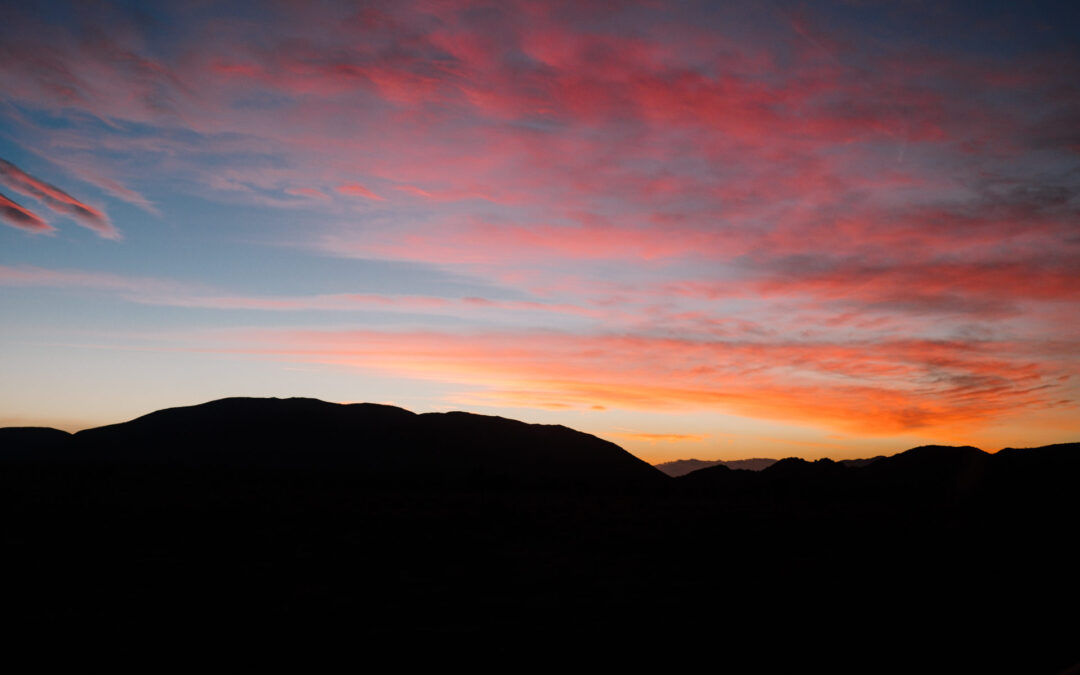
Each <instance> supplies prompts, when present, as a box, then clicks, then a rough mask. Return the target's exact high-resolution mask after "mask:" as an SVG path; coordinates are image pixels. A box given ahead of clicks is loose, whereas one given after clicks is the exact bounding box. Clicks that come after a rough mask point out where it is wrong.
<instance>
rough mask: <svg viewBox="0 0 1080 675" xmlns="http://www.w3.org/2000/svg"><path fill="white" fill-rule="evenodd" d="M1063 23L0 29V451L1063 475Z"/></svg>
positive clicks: (1067, 42)
mask: <svg viewBox="0 0 1080 675" xmlns="http://www.w3.org/2000/svg"><path fill="white" fill-rule="evenodd" d="M1070 5H1072V7H1073V8H1072V9H1070ZM1076 7H1078V6H1077V5H1074V4H1073V3H1063V2H1053V3H1034V2H1033V3H1027V2H1005V3H993V2H964V3H959V2H958V3H940V2H916V1H913V2H881V3H879V2H873V1H852V2H837V3H825V2H784V1H782V0H775V1H771V2H769V1H764V0H763V1H761V2H756V1H750V0H746V1H743V2H697V3H695V2H658V1H644V0H643V1H642V2H625V3H622V2H602V3H590V2H565V3H562V2H513V1H498V2H472V1H468V0H462V1H447V2H441V1H438V0H431V1H427V2H385V3H383V2H374V3H332V2H313V1H308V2H252V3H234V2H211V1H205V2H182V3H181V2H177V3H165V2H161V3H145V2H124V3H107V2H73V3H70V4H67V3H52V2H32V3H25V2H18V3H17V2H2V4H0V426H14V425H19V426H26V425H46V426H57V427H60V428H64V429H68V430H75V429H80V428H85V427H89V426H97V425H101V424H107V423H112V422H119V421H123V420H127V419H131V418H133V417H136V416H138V415H142V414H145V413H147V412H151V411H153V410H156V409H159V408H163V407H172V406H176V405H189V404H194V403H200V402H203V401H207V400H211V399H215V398H221V397H224V396H282V397H284V396H311V397H316V398H321V399H324V400H329V401H341V402H347V401H348V402H352V401H372V402H384V403H393V404H395V405H399V406H402V407H405V408H408V409H410V410H414V411H417V412H424V411H441V410H450V409H463V410H469V411H473V412H478V413H484V414H495V415H502V416H506V417H513V418H516V419H521V420H525V421H529V422H542V423H558V424H565V425H566V426H570V427H573V428H576V429H580V430H582V431H587V432H589V433H594V434H597V435H599V436H601V437H603V438H606V439H609V440H612V441H614V442H616V443H618V444H620V445H622V446H623V447H625V448H627V449H628V450H630V451H631V452H633V453H635V454H636V455H638V456H640V457H642V458H644V459H646V460H649V461H654V462H655V461H663V460H666V459H675V458H680V457H700V458H725V459H733V458H740V457H754V456H767V457H784V456H790V455H798V456H803V457H808V458H814V457H821V456H831V457H833V458H844V457H860V456H872V455H876V454H880V453H892V452H897V451H900V450H903V449H906V448H908V447H912V446H915V445H920V444H924V443H930V442H935V443H946V444H973V445H978V446H979V447H982V448H984V449H987V450H997V449H999V448H1001V447H1005V446H1009V445H1014V446H1033V445H1042V444H1047V443H1053V442H1063V441H1077V440H1080V319H1078V316H1080V37H1078V36H1080V10H1078V9H1076Z"/></svg>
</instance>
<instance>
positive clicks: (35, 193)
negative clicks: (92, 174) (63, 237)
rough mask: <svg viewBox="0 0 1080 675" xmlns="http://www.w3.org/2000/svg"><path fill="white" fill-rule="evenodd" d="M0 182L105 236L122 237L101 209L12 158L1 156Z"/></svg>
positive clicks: (106, 237)
mask: <svg viewBox="0 0 1080 675" xmlns="http://www.w3.org/2000/svg"><path fill="white" fill-rule="evenodd" d="M0 182H3V183H4V184H5V185H7V186H8V187H10V188H11V189H13V190H16V191H18V192H21V193H22V194H24V195H26V196H28V197H33V198H34V199H37V200H38V201H40V202H41V203H43V204H45V205H46V206H48V207H49V208H50V209H52V210H53V211H55V212H57V213H60V214H63V215H66V216H70V217H71V218H72V219H74V220H75V222H77V223H79V224H80V225H82V226H83V227H86V228H88V229H90V230H93V231H94V232H96V233H97V234H98V236H100V237H104V238H105V239H119V238H120V233H119V232H118V231H117V230H116V228H115V227H113V225H112V223H111V222H109V219H108V217H106V216H105V214H104V213H103V212H101V211H99V210H98V209H95V208H94V207H92V206H88V205H86V204H84V203H83V202H81V201H79V200H78V199H76V198H74V197H72V196H71V195H69V194H68V193H66V192H64V191H63V190H61V189H60V188H58V187H56V186H54V185H51V184H49V183H46V182H45V181H43V180H40V179H38V178H34V177H33V176H31V175H30V174H28V173H26V172H25V171H23V170H22V169H20V168H19V167H17V166H15V165H14V164H12V163H11V162H8V161H6V160H3V159H0Z"/></svg>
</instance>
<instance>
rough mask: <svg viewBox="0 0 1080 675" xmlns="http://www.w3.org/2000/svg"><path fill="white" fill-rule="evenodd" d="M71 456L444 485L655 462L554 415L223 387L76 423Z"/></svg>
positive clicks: (599, 479) (591, 472) (605, 476)
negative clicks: (522, 418)
mask: <svg viewBox="0 0 1080 675" xmlns="http://www.w3.org/2000/svg"><path fill="white" fill-rule="evenodd" d="M74 441H75V443H74V445H75V446H76V448H75V450H74V451H73V454H72V459H73V460H77V461H82V462H89V463H94V464H99V465H112V466H132V465H142V466H179V467H186V468H195V467H219V468H234V469H235V468H243V469H245V470H250V471H289V472H294V473H304V472H316V473H326V472H333V473H334V474H335V476H336V477H337V478H339V479H340V478H342V477H344V476H350V477H351V478H353V479H355V480H361V481H368V482H380V481H384V480H389V481H393V482H395V483H400V482H403V481H404V482H410V481H419V482H423V483H425V484H432V483H439V484H447V485H451V484H454V483H456V482H461V481H466V482H477V481H479V482H483V483H485V484H488V485H491V486H497V485H499V484H501V483H502V482H505V481H511V482H514V483H515V484H520V483H529V484H545V485H546V484H566V485H571V484H573V485H610V484H627V485H629V484H643V483H644V484H648V483H655V482H657V481H662V480H664V476H663V474H661V473H660V472H659V471H657V470H656V469H654V468H653V467H651V466H650V465H648V464H647V463H646V462H643V461H641V460H639V459H638V458H636V457H634V456H633V455H631V454H629V453H627V452H626V451H625V450H623V449H622V448H619V447H618V446H617V445H615V444H613V443H610V442H608V441H604V440H601V439H599V438H596V437H595V436H591V435H589V434H584V433H581V432H578V431H574V430H572V429H568V428H566V427H562V426H550V425H535V424H525V423H523V422H518V421H515V420H509V419H504V418H500V417H488V416H484V415H474V414H470V413H462V412H452V413H428V414H423V415H416V414H414V413H411V412H409V411H407V410H403V409H401V408H396V407H393V406H386V405H375V404H371V403H360V404H349V405H341V404H335V403H327V402H324V401H319V400H315V399H303V398H292V399H250V398H230V399H222V400H219V401H212V402H209V403H204V404H202V405H195V406H189V407H183V408H171V409H168V410H160V411H157V412H154V413H150V414H149V415H145V416H143V417H140V418H138V419H135V420H132V421H130V422H125V423H122V424H113V425H109V426H105V427H98V428H95V429H87V430H85V431H80V432H78V433H76V434H75V436H74Z"/></svg>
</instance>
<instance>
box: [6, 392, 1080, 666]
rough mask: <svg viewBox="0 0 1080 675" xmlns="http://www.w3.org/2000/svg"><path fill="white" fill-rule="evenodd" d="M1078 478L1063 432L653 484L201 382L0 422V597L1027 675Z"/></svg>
mask: <svg viewBox="0 0 1080 675" xmlns="http://www.w3.org/2000/svg"><path fill="white" fill-rule="evenodd" d="M1078 476H1080V444H1075V443H1074V444H1062V445H1055V446H1047V447H1042V448H1028V449H1015V450H1014V449H1007V450H1002V451H1000V452H998V453H995V454H989V453H985V452H983V451H981V450H979V449H977V448H971V447H947V446H926V447H920V448H913V449H910V450H907V451H905V452H901V453H898V454H895V455H891V456H888V457H878V458H871V459H866V460H858V461H841V462H834V461H831V460H827V459H823V460H817V461H806V460H803V459H799V458H786V459H782V460H780V461H777V462H775V463H772V464H771V465H770V466H768V467H767V468H764V469H763V470H760V471H750V470H745V469H734V468H730V467H728V466H725V465H723V464H719V465H716V466H712V467H708V468H704V469H700V470H698V471H694V472H691V473H689V474H686V475H684V476H681V477H679V478H671V477H668V476H666V475H665V474H664V473H663V472H661V471H660V470H658V469H656V468H654V467H652V466H649V465H648V464H646V463H645V462H642V461H641V460H639V459H637V458H635V457H633V456H632V455H630V454H629V453H626V452H625V451H624V450H622V449H621V448H619V447H618V446H616V445H614V444H612V443H608V442H606V441H603V440H601V439H598V438H596V437H593V436H590V435H588V434H584V433H581V432H577V431H574V430H571V429H568V428H565V427H561V426H548V425H532V424H525V423H522V422H518V421H514V420H509V419H504V418H499V417H488V416H483V415H474V414H469V413H460V412H455V413H430V414H414V413H412V412H409V411H407V410H403V409H401V408H396V407H393V406H384V405H374V404H349V405H342V404H333V403H327V402H323V401H318V400H314V399H302V398H299V399H248V398H231V399H222V400H219V401H211V402H209V403H205V404H201V405H195V406H188V407H180V408H171V409H167V410H161V411H158V412H154V413H151V414H149V415H145V416H143V417H140V418H137V419H134V420H131V421H129V422H124V423H121V424H114V425H109V426H104V427H99V428H96V429H87V430H85V431H80V432H78V433H75V434H67V433H65V432H62V431H57V430H50V429H40V428H10V429H0V517H2V522H3V523H4V527H3V528H2V529H0V545H2V547H3V549H2V552H3V555H2V556H0V571H2V572H3V573H4V575H5V578H6V579H9V580H12V583H10V584H9V585H8V588H7V592H6V595H5V598H4V600H5V601H4V603H3V605H2V606H0V613H2V614H3V616H4V617H5V618H8V619H17V620H20V621H49V622H53V621H57V620H61V619H64V620H68V619H75V620H76V621H79V622H82V623H84V624H86V623H89V622H95V623H98V624H101V625H119V623H120V622H123V621H125V620H130V619H131V617H138V618H139V620H145V621H148V622H152V623H154V624H155V625H158V626H163V627H165V626H171V627H172V630H180V631H183V630H186V628H185V627H187V626H192V625H204V624H206V623H207V622H214V621H219V622H221V623H222V624H223V625H224V626H225V627H226V628H229V627H231V626H235V625H243V626H248V627H258V626H260V625H269V626H278V627H282V626H289V627H293V626H298V625H300V624H303V625H304V626H305V627H312V626H314V627H318V628H319V629H320V630H328V631H345V632H348V634H350V635H356V636H364V638H365V639H367V640H373V641H382V640H393V639H401V638H402V637H403V636H408V637H409V639H410V640H413V641H414V644H426V642H424V641H425V640H427V639H428V638H432V637H439V638H450V639H453V640H468V641H472V642H475V643H477V644H480V643H481V642H482V643H483V644H501V643H502V642H503V641H505V640H507V639H512V638H513V637H518V638H520V637H521V636H531V637H534V638H535V639H537V640H544V641H545V642H544V644H561V643H562V641H566V640H569V641H571V642H573V641H575V640H576V641H578V642H585V643H588V644H594V645H598V644H611V645H624V646H626V645H636V644H645V643H646V642H647V641H652V643H653V644H663V645H669V646H670V647H669V649H678V650H679V651H680V652H682V651H685V650H688V649H693V646H694V645H701V646H707V648H708V650H710V653H712V654H713V656H714V658H721V657H720V656H717V655H716V650H715V645H716V640H717V639H718V636H722V638H723V641H724V642H725V643H726V644H727V646H728V648H727V649H724V650H720V651H721V652H723V654H722V657H723V663H724V664H727V665H732V663H733V661H732V659H737V658H739V657H742V658H744V659H750V660H752V667H748V668H745V670H747V671H752V672H787V671H789V670H792V669H798V668H802V669H805V667H806V665H807V664H813V665H816V666H820V667H821V668H823V669H825V670H829V671H830V672H843V671H847V672H957V671H959V672H980V673H995V672H1000V673H1017V672H1023V673H1035V674H1038V673H1047V674H1048V675H1049V674H1051V673H1058V672H1061V671H1062V670H1064V669H1065V668H1068V667H1069V666H1071V665H1073V664H1074V663H1075V662H1076V661H1077V660H1080V655H1078V654H1077V650H1076V642H1075V635H1076V634H1077V631H1078V629H1080V626H1078V625H1077V621H1076V619H1074V618H1073V617H1072V613H1070V612H1069V611H1068V608H1071V607H1073V606H1075V605H1076V603H1077V602H1080V585H1078V584H1077V583H1076V581H1075V570H1074V566H1075V565H1074V560H1075V556H1074V553H1073V552H1072V548H1073V546H1074V540H1075V536H1074V530H1075V525H1076V523H1077V522H1080V520H1078V518H1080V507H1078V505H1077V500H1076V499H1075V485H1076V479H1077V477H1078ZM1054 608H1058V610H1061V611H1058V610H1055V609H1054ZM178 634H182V633H178ZM626 653H630V654H632V653H636V652H634V650H633V649H629V651H627V652H626ZM733 669H735V670H739V668H737V667H734V666H733Z"/></svg>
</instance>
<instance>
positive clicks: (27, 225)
mask: <svg viewBox="0 0 1080 675" xmlns="http://www.w3.org/2000/svg"><path fill="white" fill-rule="evenodd" d="M0 220H3V221H4V222H5V223H7V224H8V225H11V226H12V227H16V228H19V229H20V230H27V231H28V232H36V233H42V232H55V231H56V228H54V227H53V226H52V225H49V224H48V223H46V222H45V221H44V220H42V219H41V218H40V217H38V215H37V214H35V213H34V212H32V211H30V210H28V209H26V208H24V207H22V206H20V205H19V204H18V203H16V202H13V201H11V200H10V199H8V197H7V196H6V195H4V194H2V193H0Z"/></svg>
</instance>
